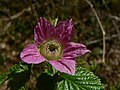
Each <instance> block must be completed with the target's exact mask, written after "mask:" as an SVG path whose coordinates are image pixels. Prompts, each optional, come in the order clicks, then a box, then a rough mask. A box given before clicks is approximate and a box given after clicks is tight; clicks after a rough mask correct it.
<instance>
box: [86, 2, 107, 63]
mask: <svg viewBox="0 0 120 90" xmlns="http://www.w3.org/2000/svg"><path fill="white" fill-rule="evenodd" d="M85 1H86V2H87V3H88V4H89V5H90V7H91V9H92V11H93V12H94V14H95V16H96V18H97V21H98V23H99V26H100V28H101V30H102V34H103V62H105V30H104V29H103V26H102V24H101V21H100V19H99V17H98V14H97V12H96V10H95V9H94V8H93V4H92V3H91V2H90V1H88V0H85Z"/></svg>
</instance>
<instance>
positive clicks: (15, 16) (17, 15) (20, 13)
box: [10, 7, 31, 20]
mask: <svg viewBox="0 0 120 90" xmlns="http://www.w3.org/2000/svg"><path fill="white" fill-rule="evenodd" d="M30 10H31V9H30V7H28V8H25V9H23V10H22V11H21V12H19V13H17V14H15V15H13V16H11V17H10V19H11V20H13V19H16V18H18V17H19V16H21V15H22V14H23V13H24V12H28V11H30Z"/></svg>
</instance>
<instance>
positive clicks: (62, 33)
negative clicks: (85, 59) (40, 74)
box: [20, 17, 90, 75]
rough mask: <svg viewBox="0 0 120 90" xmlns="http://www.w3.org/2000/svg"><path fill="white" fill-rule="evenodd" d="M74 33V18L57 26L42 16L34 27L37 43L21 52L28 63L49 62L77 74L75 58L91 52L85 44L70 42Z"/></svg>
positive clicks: (22, 57) (59, 68)
mask: <svg viewBox="0 0 120 90" xmlns="http://www.w3.org/2000/svg"><path fill="white" fill-rule="evenodd" d="M72 34H73V22H72V20H66V21H64V22H62V23H58V24H57V25H56V26H55V27H54V26H52V25H51V23H50V22H48V21H47V20H46V19H45V18H43V17H41V18H40V19H39V20H38V23H37V25H36V27H35V28H34V40H35V43H33V44H29V45H27V46H26V47H25V48H24V49H23V51H22V52H21V54H20V57H21V59H22V61H24V62H26V63H28V64H39V63H41V62H45V61H47V62H49V63H50V64H51V65H52V66H53V67H54V68H55V69H57V70H58V71H60V72H64V73H68V74H72V75H74V74H75V64H76V61H75V58H76V57H78V56H82V55H84V54H85V53H88V52H90V50H88V49H87V48H86V47H85V46H84V45H83V44H79V43H74V42H70V39H71V36H72Z"/></svg>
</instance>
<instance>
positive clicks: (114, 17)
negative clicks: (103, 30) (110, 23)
mask: <svg viewBox="0 0 120 90" xmlns="http://www.w3.org/2000/svg"><path fill="white" fill-rule="evenodd" d="M109 17H110V18H112V19H115V20H117V21H120V17H117V16H114V15H111V14H110V15H109Z"/></svg>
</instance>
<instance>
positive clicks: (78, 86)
mask: <svg viewBox="0 0 120 90" xmlns="http://www.w3.org/2000/svg"><path fill="white" fill-rule="evenodd" d="M61 76H62V77H63V78H64V80H62V81H61V82H59V83H58V87H57V90H104V87H103V85H102V84H101V82H100V80H99V79H98V77H96V76H95V75H94V74H93V73H92V72H89V71H88V70H87V69H85V68H82V67H78V68H77V72H76V75H74V76H72V75H68V74H63V75H61Z"/></svg>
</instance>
